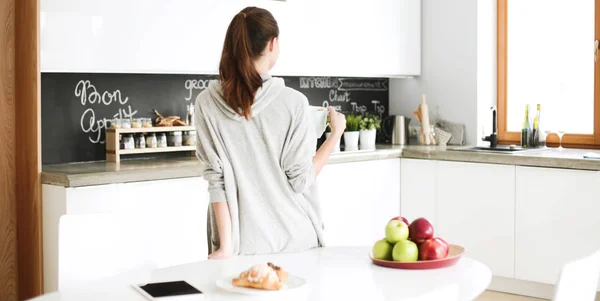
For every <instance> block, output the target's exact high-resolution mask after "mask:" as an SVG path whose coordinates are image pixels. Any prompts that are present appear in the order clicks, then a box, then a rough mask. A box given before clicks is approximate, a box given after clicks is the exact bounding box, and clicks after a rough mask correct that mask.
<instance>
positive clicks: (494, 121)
mask: <svg viewBox="0 0 600 301" xmlns="http://www.w3.org/2000/svg"><path fill="white" fill-rule="evenodd" d="M491 110H492V134H490V135H489V136H487V137H483V138H482V139H481V140H483V141H489V142H490V147H491V148H496V147H497V146H498V134H497V130H496V128H497V124H498V120H497V117H496V107H491Z"/></svg>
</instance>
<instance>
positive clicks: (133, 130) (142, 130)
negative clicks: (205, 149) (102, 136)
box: [106, 126, 196, 134]
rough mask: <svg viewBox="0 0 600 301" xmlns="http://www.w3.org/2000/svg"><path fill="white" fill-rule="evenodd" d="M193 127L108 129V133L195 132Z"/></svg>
mask: <svg viewBox="0 0 600 301" xmlns="http://www.w3.org/2000/svg"><path fill="white" fill-rule="evenodd" d="M195 130H196V128H195V127H193V126H154V127H150V128H130V129H122V128H121V129H106V132H107V133H115V134H137V133H157V132H163V133H165V132H178V131H182V132H185V131H195Z"/></svg>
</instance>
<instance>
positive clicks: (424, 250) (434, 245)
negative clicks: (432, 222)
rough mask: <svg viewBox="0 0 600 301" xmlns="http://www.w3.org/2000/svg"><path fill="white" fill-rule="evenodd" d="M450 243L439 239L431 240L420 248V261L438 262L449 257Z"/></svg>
mask: <svg viewBox="0 0 600 301" xmlns="http://www.w3.org/2000/svg"><path fill="white" fill-rule="evenodd" d="M448 251H449V246H448V243H447V242H446V241H445V240H443V239H441V238H439V237H436V238H431V239H428V240H426V241H425V242H423V243H422V244H421V245H420V246H419V260H436V259H443V258H446V256H448Z"/></svg>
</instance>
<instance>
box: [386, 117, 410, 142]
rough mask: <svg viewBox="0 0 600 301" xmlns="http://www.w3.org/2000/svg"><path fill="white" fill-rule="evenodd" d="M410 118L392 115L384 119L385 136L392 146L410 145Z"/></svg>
mask: <svg viewBox="0 0 600 301" xmlns="http://www.w3.org/2000/svg"><path fill="white" fill-rule="evenodd" d="M410 120H411V119H410V118H408V117H405V116H402V115H391V116H388V117H386V118H385V119H383V122H382V129H383V134H384V135H385V137H386V138H387V139H388V140H391V142H392V144H396V145H405V144H408V137H409V133H408V125H409V124H410Z"/></svg>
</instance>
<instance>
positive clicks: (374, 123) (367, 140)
mask: <svg viewBox="0 0 600 301" xmlns="http://www.w3.org/2000/svg"><path fill="white" fill-rule="evenodd" d="M359 126H360V131H359V132H360V147H361V148H374V147H375V141H376V137H377V130H378V129H379V128H380V127H381V119H380V118H379V116H377V115H373V114H365V116H363V117H362V118H361V119H360V122H359Z"/></svg>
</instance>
